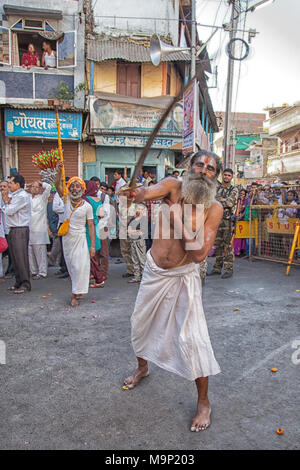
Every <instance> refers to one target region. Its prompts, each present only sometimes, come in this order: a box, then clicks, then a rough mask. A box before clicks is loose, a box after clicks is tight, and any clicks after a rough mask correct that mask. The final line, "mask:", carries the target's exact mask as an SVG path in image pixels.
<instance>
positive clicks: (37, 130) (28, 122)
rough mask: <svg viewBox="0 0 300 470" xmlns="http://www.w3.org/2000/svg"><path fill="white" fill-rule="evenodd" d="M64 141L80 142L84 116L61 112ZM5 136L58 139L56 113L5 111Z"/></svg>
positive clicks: (22, 110)
mask: <svg viewBox="0 0 300 470" xmlns="http://www.w3.org/2000/svg"><path fill="white" fill-rule="evenodd" d="M58 116H59V124H60V134H61V138H62V139H68V140H80V139H81V128H82V115H81V114H80V113H70V112H63V111H60V112H59V113H58ZM4 121H5V135H6V136H7V137H31V138H33V137H36V138H40V139H57V127H56V115H55V113H54V111H44V110H31V109H5V113H4Z"/></svg>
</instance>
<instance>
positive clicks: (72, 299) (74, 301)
mask: <svg viewBox="0 0 300 470" xmlns="http://www.w3.org/2000/svg"><path fill="white" fill-rule="evenodd" d="M70 305H71V307H78V305H79V302H78V300H77V299H76V297H72V298H71V302H70Z"/></svg>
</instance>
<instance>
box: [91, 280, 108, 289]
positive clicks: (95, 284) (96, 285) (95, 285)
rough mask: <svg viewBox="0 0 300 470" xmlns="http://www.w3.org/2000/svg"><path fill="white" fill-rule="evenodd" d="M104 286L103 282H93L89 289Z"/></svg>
mask: <svg viewBox="0 0 300 470" xmlns="http://www.w3.org/2000/svg"><path fill="white" fill-rule="evenodd" d="M104 284H105V282H104V281H102V282H100V283H99V284H97V283H96V282H94V284H90V287H92V288H94V287H104Z"/></svg>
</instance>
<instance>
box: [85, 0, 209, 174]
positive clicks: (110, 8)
mask: <svg viewBox="0 0 300 470" xmlns="http://www.w3.org/2000/svg"><path fill="white" fill-rule="evenodd" d="M88 3H89V2H87V7H86V17H87V25H86V30H87V31H88V34H87V42H86V47H87V49H86V59H87V60H86V72H87V77H88V84H89V95H88V103H89V111H90V125H89V129H88V131H87V136H88V140H87V141H86V142H85V144H84V151H83V154H84V156H83V161H84V163H83V169H84V171H83V174H84V177H85V178H86V179H88V178H90V177H91V176H93V175H97V176H99V177H100V178H101V180H104V179H106V181H108V182H109V183H111V181H112V174H113V170H114V169H115V168H125V167H126V168H127V175H128V176H130V175H132V171H133V169H134V166H135V164H136V162H137V160H138V157H139V155H140V152H141V149H142V147H144V146H145V143H146V142H147V138H148V136H149V134H150V132H151V131H152V129H153V127H154V126H155V124H156V122H157V121H158V119H159V118H160V116H161V113H162V110H163V109H164V108H165V107H166V105H167V104H168V102H169V100H170V97H171V96H176V95H177V93H178V92H179V90H180V88H181V87H182V84H183V83H184V81H185V80H186V78H187V77H188V75H189V70H188V69H189V65H190V62H191V58H190V55H189V54H188V53H184V52H182V51H179V52H174V53H171V54H168V55H165V56H164V57H163V58H162V61H161V63H160V64H159V66H157V67H155V66H154V65H153V64H152V63H151V60H150V53H149V45H150V38H151V36H152V35H153V34H154V33H156V34H157V35H158V36H160V38H161V40H163V41H164V42H165V43H167V44H169V45H173V46H178V45H179V40H180V29H181V25H185V40H186V42H187V44H188V46H189V45H190V22H189V23H187V22H185V18H186V17H187V15H188V14H190V8H191V5H190V1H189V0H184V1H181V0H180V1H179V0H148V1H147V2H141V1H140V0H128V1H126V2H124V1H121V0H111V1H110V2H107V1H104V0H98V2H97V3H96V4H95V5H94V10H93V12H92V11H91V7H90V6H89V5H88ZM196 69H197V78H198V81H199V83H200V102H199V103H198V105H199V106H200V117H201V125H202V127H203V129H204V134H205V136H206V137H207V138H206V140H205V139H203V141H204V142H206V143H207V145H208V146H209V147H210V146H211V144H212V134H213V133H214V132H216V131H217V124H216V118H215V114H214V111H213V108H212V105H211V101H210V97H209V94H208V89H207V86H206V76H205V73H206V72H209V71H210V63H209V59H208V56H207V52H206V51H205V50H204V51H203V53H202V54H201V55H200V57H199V58H198V59H197V66H196ZM182 108H183V106H182V102H179V103H178V104H177V106H176V107H175V109H174V110H173V112H172V113H171V115H169V117H168V118H167V120H166V121H165V123H164V125H163V126H162V128H161V129H160V132H159V134H158V135H157V137H156V139H155V140H154V143H153V145H152V148H151V149H150V151H149V154H148V156H147V159H146V161H145V167H147V168H149V169H155V171H156V174H157V177H158V179H160V178H162V177H164V176H165V167H166V166H167V167H168V168H169V169H170V170H171V169H174V168H175V165H176V164H177V163H178V162H179V161H180V160H181V157H182V153H181V145H182V143H181V142H182V122H183V109H182Z"/></svg>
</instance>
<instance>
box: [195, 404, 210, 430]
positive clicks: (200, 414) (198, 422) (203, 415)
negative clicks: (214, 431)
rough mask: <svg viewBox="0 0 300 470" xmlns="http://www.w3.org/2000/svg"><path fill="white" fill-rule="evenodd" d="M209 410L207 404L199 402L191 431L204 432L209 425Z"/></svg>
mask: <svg viewBox="0 0 300 470" xmlns="http://www.w3.org/2000/svg"><path fill="white" fill-rule="evenodd" d="M210 414H211V408H210V406H209V402H199V403H198V408H197V414H196V416H195V417H194V419H193V421H192V426H191V431H192V432H199V431H204V430H205V429H207V428H208V427H209V425H210Z"/></svg>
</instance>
